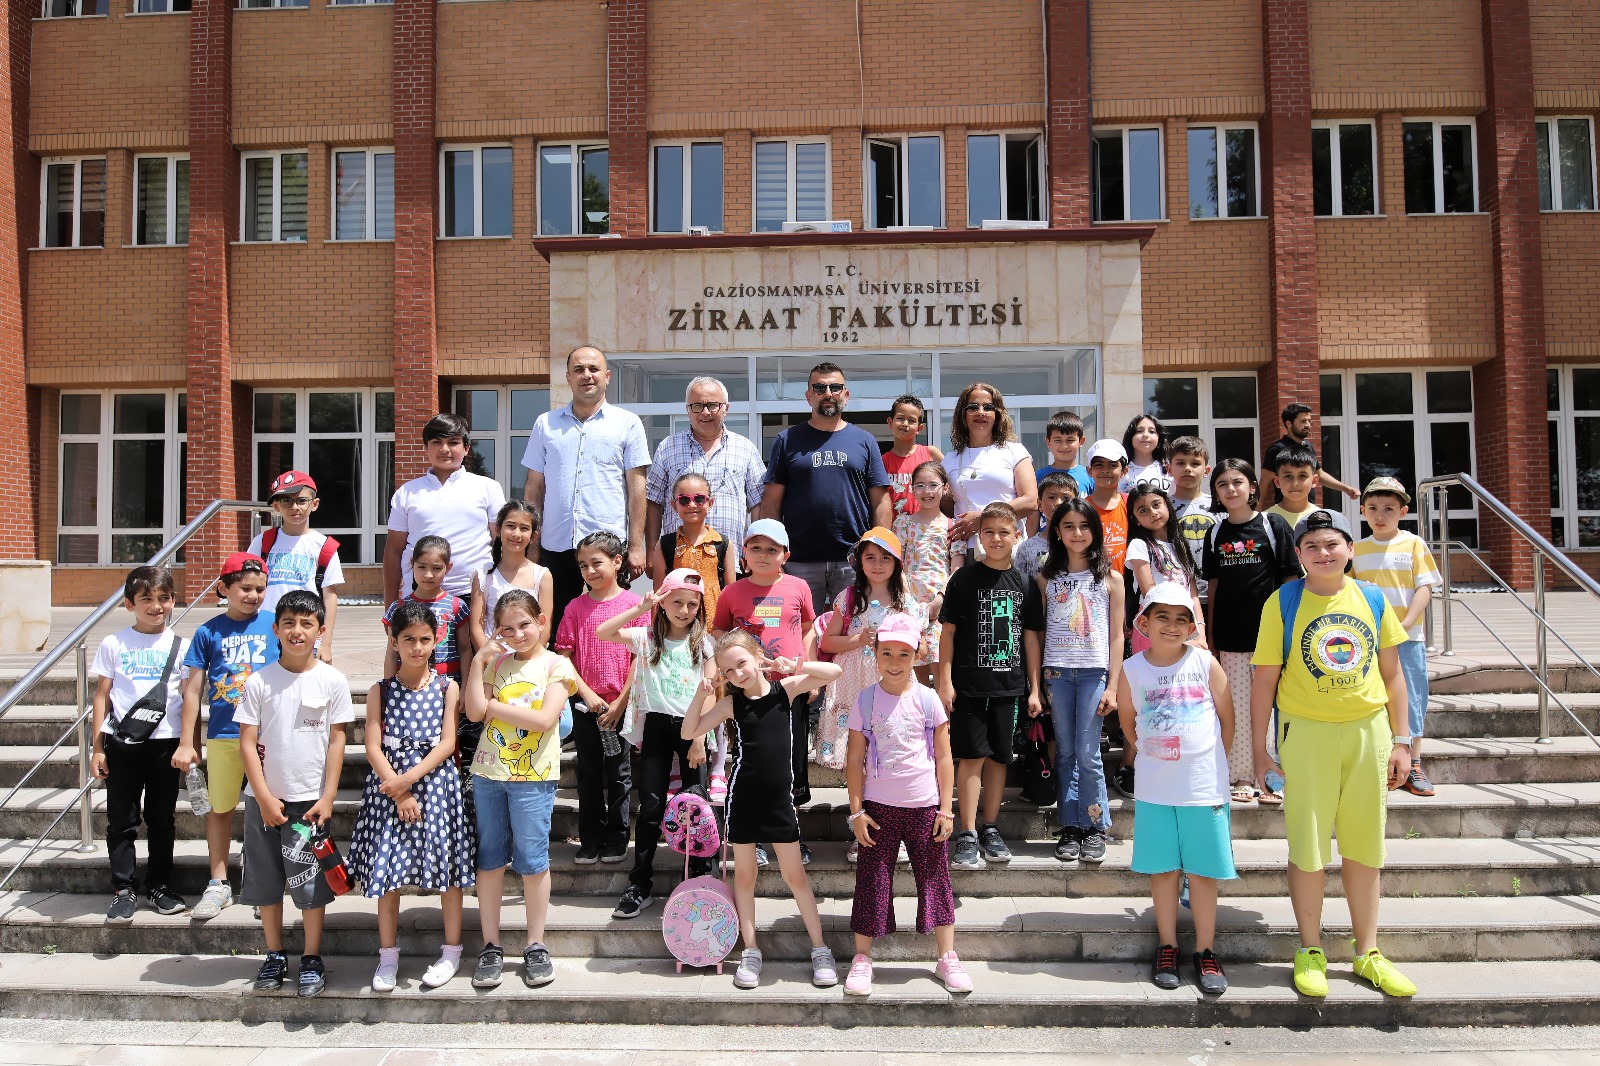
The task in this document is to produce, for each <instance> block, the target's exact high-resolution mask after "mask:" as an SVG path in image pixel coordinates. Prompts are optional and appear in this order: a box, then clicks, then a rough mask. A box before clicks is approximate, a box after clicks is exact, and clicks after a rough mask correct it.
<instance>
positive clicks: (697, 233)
mask: <svg viewBox="0 0 1600 1066" xmlns="http://www.w3.org/2000/svg"><path fill="white" fill-rule="evenodd" d="M689 236H691V237H709V236H711V227H710V226H690V227H689Z"/></svg>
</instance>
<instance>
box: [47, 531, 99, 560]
mask: <svg viewBox="0 0 1600 1066" xmlns="http://www.w3.org/2000/svg"><path fill="white" fill-rule="evenodd" d="M99 561H100V538H99V537H98V536H96V535H95V534H93V533H64V534H62V535H61V536H59V537H57V538H56V562H57V563H58V564H61V565H68V564H74V563H75V564H80V565H82V564H88V565H93V564H95V563H98V562H99Z"/></svg>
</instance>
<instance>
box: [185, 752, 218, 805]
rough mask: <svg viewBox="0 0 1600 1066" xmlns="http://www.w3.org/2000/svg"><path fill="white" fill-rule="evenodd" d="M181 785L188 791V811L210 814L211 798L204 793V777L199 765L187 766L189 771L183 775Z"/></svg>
mask: <svg viewBox="0 0 1600 1066" xmlns="http://www.w3.org/2000/svg"><path fill="white" fill-rule="evenodd" d="M183 784H184V787H185V788H187V789H188V790H189V809H190V810H192V811H194V813H196V814H200V815H205V814H210V813H211V796H210V794H209V793H208V792H207V791H206V775H205V774H204V773H203V772H202V771H201V769H200V764H199V763H197V762H192V763H190V764H189V769H188V770H187V771H185V772H184V775H183Z"/></svg>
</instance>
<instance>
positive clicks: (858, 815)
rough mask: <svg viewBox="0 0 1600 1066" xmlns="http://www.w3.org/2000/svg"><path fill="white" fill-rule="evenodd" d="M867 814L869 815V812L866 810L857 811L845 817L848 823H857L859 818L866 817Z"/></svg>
mask: <svg viewBox="0 0 1600 1066" xmlns="http://www.w3.org/2000/svg"><path fill="white" fill-rule="evenodd" d="M866 816H867V812H866V811H857V812H856V813H854V814H852V815H850V816H849V817H847V818H845V820H844V821H845V824H846V825H855V824H856V819H857V818H865V817H866Z"/></svg>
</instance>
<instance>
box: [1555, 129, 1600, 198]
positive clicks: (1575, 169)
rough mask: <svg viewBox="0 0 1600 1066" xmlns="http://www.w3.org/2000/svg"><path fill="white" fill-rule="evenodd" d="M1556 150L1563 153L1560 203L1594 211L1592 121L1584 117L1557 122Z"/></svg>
mask: <svg viewBox="0 0 1600 1066" xmlns="http://www.w3.org/2000/svg"><path fill="white" fill-rule="evenodd" d="M1556 138H1557V141H1558V144H1557V149H1556V150H1557V151H1558V152H1560V153H1561V206H1562V207H1563V208H1564V209H1565V210H1568V211H1593V210H1594V167H1593V162H1594V155H1593V153H1592V151H1591V150H1590V147H1589V123H1588V121H1587V120H1585V119H1581V118H1563V119H1559V120H1557V122H1556Z"/></svg>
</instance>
